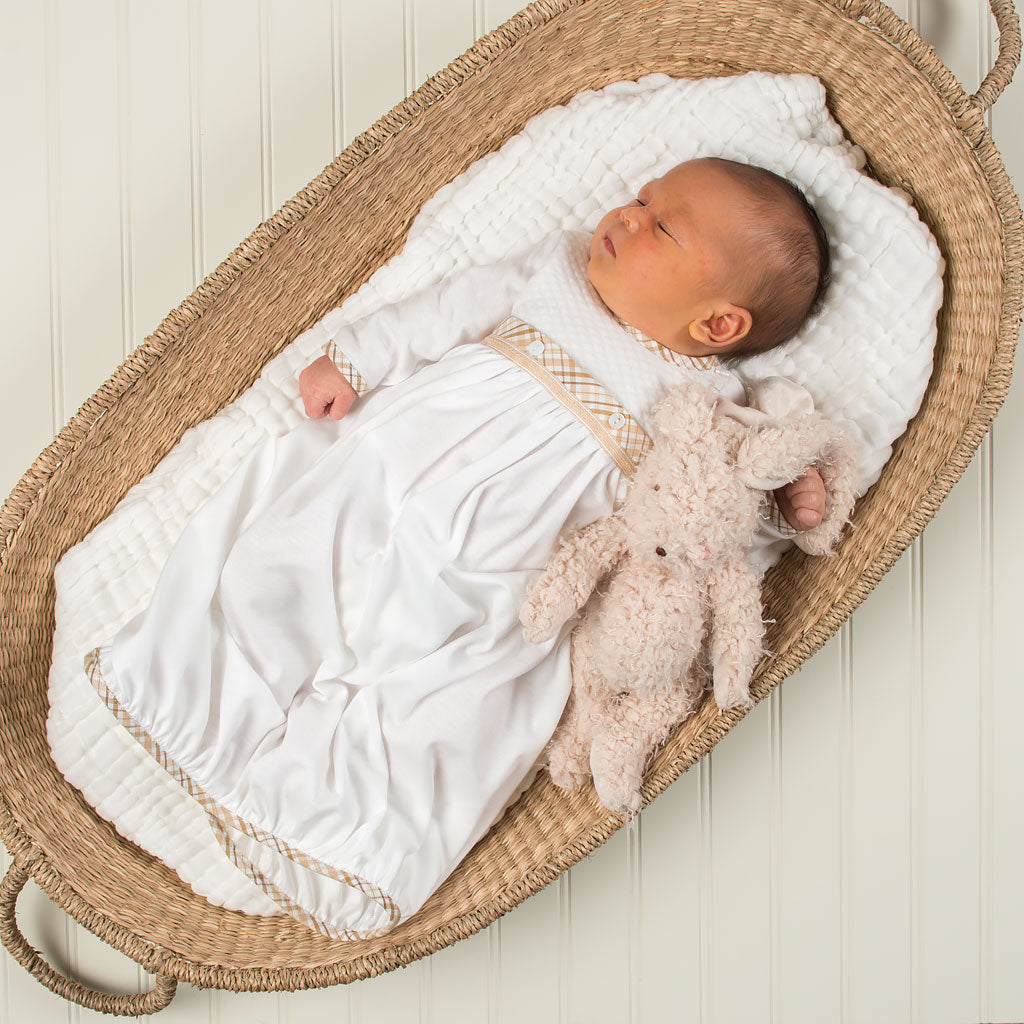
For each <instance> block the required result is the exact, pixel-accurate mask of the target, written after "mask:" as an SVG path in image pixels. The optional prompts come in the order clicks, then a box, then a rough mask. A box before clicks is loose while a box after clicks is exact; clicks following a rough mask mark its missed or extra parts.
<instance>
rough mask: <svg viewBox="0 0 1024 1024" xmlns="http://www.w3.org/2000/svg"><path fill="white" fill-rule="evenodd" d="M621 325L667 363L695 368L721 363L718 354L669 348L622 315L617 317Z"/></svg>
mask: <svg viewBox="0 0 1024 1024" xmlns="http://www.w3.org/2000/svg"><path fill="white" fill-rule="evenodd" d="M615 319H616V320H617V321H618V322H619V326H620V327H621V328H622V329H623V330H624V331H625V332H626V333H627V334H628V335H629V336H630V337H631V338H632V339H633V340H634V341H638V342H640V344H641V345H643V347H644V348H645V349H647V351H648V352H653V353H654V354H655V355H656V356H661V358H662V359H664V360H665V362H667V363H674V364H675V365H676V366H686V367H690V368H691V369H694V370H712V369H714V368H715V367H716V366H718V365H719V360H718V356H688V355H684V354H683V353H682V352H676V351H675V350H674V349H671V348H667V347H666V346H665V345H662V343H661V342H660V341H655V340H654V339H653V338H652V337H650V335H647V334H644V332H643V331H641V330H640V328H639V327H634V326H633V325H632V324H631V323H628V322H627V321H625V320H623V319H622V317H620V316H617V317H616V318H615Z"/></svg>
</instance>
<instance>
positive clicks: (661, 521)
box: [520, 378, 856, 814]
mask: <svg viewBox="0 0 1024 1024" xmlns="http://www.w3.org/2000/svg"><path fill="white" fill-rule="evenodd" d="M766 410H771V411H766ZM779 410H783V412H782V414H781V415H779ZM651 436H652V439H653V441H654V447H653V448H652V449H651V451H650V452H649V453H648V454H647V456H646V457H645V459H644V460H643V462H642V463H641V465H640V466H639V468H638V469H637V471H636V475H635V476H634V478H633V481H632V484H631V487H630V491H629V495H628V497H627V499H626V501H625V503H624V504H623V506H622V508H621V509H620V510H619V511H618V512H615V513H613V514H611V515H608V516H605V517H604V518H602V519H599V520H597V521H596V522H594V523H591V524H590V525H588V526H585V527H583V528H582V529H580V530H578V531H576V532H575V533H574V534H572V535H571V536H569V537H568V538H567V539H565V540H564V541H563V543H562V545H561V547H560V549H559V550H558V552H557V553H556V554H555V556H554V557H553V558H552V560H551V562H550V564H549V565H548V567H547V569H546V570H545V572H544V574H543V575H542V576H541V578H540V579H539V580H538V581H537V582H536V583H535V584H534V585H533V586H532V587H531V588H530V591H529V593H528V595H527V599H526V601H525V603H524V605H523V608H522V611H521V614H520V618H521V620H522V623H523V627H524V628H523V633H524V635H525V637H526V639H527V640H530V641H531V642H534V643H539V642H542V641H544V640H546V639H549V638H550V637H552V636H554V635H555V633H557V632H558V630H559V629H560V628H561V627H562V625H563V624H564V623H565V622H566V621H567V620H568V619H569V618H570V617H571V616H573V615H575V614H576V613H578V612H579V611H580V609H581V608H583V606H584V604H586V605H587V609H586V614H585V615H584V617H583V619H582V621H581V622H580V623H579V625H578V626H577V627H576V629H575V631H574V633H573V636H572V640H571V643H572V648H571V662H572V692H571V695H570V698H569V702H568V704H567V705H566V710H565V712H564V714H563V716H562V720H561V722H560V723H559V725H558V728H557V730H556V731H555V734H554V736H553V737H552V739H551V741H550V743H549V746H548V756H549V763H548V770H549V772H550V774H551V778H552V780H553V781H554V782H555V784H556V785H557V786H559V787H561V788H562V789H567V790H576V789H580V788H582V787H583V786H584V785H585V784H586V781H587V779H588V778H589V777H590V776H591V775H592V776H593V779H594V785H595V787H596V789H597V794H598V796H599V797H600V799H601V801H602V802H603V803H604V805H605V806H606V807H607V808H608V809H609V810H611V811H614V812H615V813H618V814H632V813H635V812H636V811H638V810H639V809H640V806H641V803H642V801H641V793H640V790H641V785H642V779H643V771H644V768H645V765H646V763H647V761H648V759H649V757H650V755H651V754H652V753H653V752H654V750H655V749H656V748H657V747H658V746H659V745H661V744H662V743H664V741H665V740H666V739H667V738H668V736H669V734H670V733H671V731H672V730H673V728H674V727H675V726H676V725H677V724H678V723H680V722H681V721H682V720H683V719H685V718H686V717H688V716H689V715H690V714H691V713H692V712H693V711H695V710H696V708H697V705H698V703H699V702H700V700H701V697H702V695H703V691H704V689H705V680H706V674H707V668H706V666H707V662H710V669H711V675H712V679H713V688H714V695H715V700H716V701H717V703H718V706H719V707H720V708H732V707H736V706H738V705H743V704H747V703H749V702H750V696H749V687H750V679H751V677H752V675H753V672H754V669H755V668H756V666H757V663H758V661H759V660H760V658H761V655H762V653H763V650H762V646H761V642H762V639H763V637H764V623H763V622H762V619H761V594H760V580H759V577H758V576H757V574H756V573H755V571H754V570H753V568H752V567H751V566H750V564H749V562H748V558H747V551H748V549H749V547H750V543H751V539H752V537H753V534H754V530H755V529H756V526H757V520H758V516H759V513H760V512H761V510H762V508H763V506H764V505H765V502H766V499H767V494H766V492H767V491H770V490H773V489H774V488H776V487H781V486H783V485H784V484H786V483H787V482H789V481H790V480H794V479H796V478H797V477H798V476H799V475H800V474H801V473H802V472H803V471H804V469H805V468H806V467H807V466H809V465H814V466H816V467H817V469H818V471H819V472H820V473H821V476H822V479H823V480H824V483H825V487H826V492H827V495H828V497H827V503H826V508H825V514H824V517H823V519H822V521H821V523H820V525H818V526H817V527H815V528H814V529H810V530H805V531H803V532H802V533H799V534H797V535H796V537H795V538H794V539H795V541H796V543H797V544H798V545H799V546H800V547H801V548H802V549H803V550H804V551H807V552H809V553H811V554H830V553H831V552H832V551H833V549H834V548H835V545H836V544H837V543H838V540H839V535H840V532H841V530H842V528H843V525H844V524H845V523H846V522H847V520H848V519H849V516H850V513H851V512H852V509H853V502H854V497H855V494H854V473H855V465H856V464H855V458H854V446H853V443H852V441H851V440H850V438H849V436H848V435H847V434H846V432H845V431H844V430H842V429H841V428H840V427H838V426H837V425H836V424H834V423H832V422H831V421H829V420H827V419H826V418H825V417H823V416H821V415H819V414H818V413H816V412H815V411H814V407H813V403H812V402H811V399H810V396H809V395H807V393H806V392H805V391H804V390H803V388H800V387H799V386H798V385H795V384H792V383H791V382H790V381H787V380H784V379H782V378H771V379H769V380H768V381H765V382H762V383H761V384H760V385H759V386H758V388H757V390H756V391H755V394H754V395H753V402H752V405H751V406H750V407H741V406H737V405H735V404H733V403H731V402H728V401H725V400H723V399H718V400H717V401H716V399H715V398H714V397H713V396H712V395H711V394H710V393H709V392H708V391H707V389H706V388H704V387H703V386H702V385H699V384H696V383H687V384H683V385H682V386H680V387H678V388H675V389H674V390H673V391H672V392H670V393H669V395H668V396H666V398H664V399H663V400H662V401H661V402H659V403H658V405H657V406H656V407H655V409H654V410H653V411H652V414H651ZM613 570H614V573H613V575H611V577H610V579H609V580H608V581H607V585H606V586H605V587H604V588H602V590H600V591H598V592H597V593H596V594H595V595H594V597H593V598H591V595H592V594H594V590H595V587H597V585H598V583H599V582H601V581H602V580H603V579H604V578H605V577H606V576H608V574H609V573H612V572H613ZM588 601H589V603H588ZM702 651H703V652H704V653H703V656H702Z"/></svg>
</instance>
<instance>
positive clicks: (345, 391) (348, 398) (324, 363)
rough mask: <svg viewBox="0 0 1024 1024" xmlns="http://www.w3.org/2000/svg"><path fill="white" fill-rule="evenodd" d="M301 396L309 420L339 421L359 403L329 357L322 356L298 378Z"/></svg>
mask: <svg viewBox="0 0 1024 1024" xmlns="http://www.w3.org/2000/svg"><path fill="white" fill-rule="evenodd" d="M299 394H300V395H301V396H302V405H303V408H304V409H305V410H306V415H307V416H309V417H310V419H314V420H318V419H322V418H323V417H324V416H328V415H329V416H330V417H331V419H332V420H340V419H341V418H342V416H344V415H345V413H347V412H348V411H349V409H350V408H351V406H352V403H353V402H354V401H355V399H356V390H355V388H353V387H352V385H351V384H350V383H349V382H348V378H347V377H346V376H345V375H344V374H343V373H342V372H341V370H339V369H338V367H337V366H335V365H334V361H333V360H332V359H330V358H329V357H328V356H321V357H320V358H319V359H316V360H314V361H313V362H312V363H310V364H309V366H307V367H306V368H305V369H304V370H303V371H302V373H300V374H299Z"/></svg>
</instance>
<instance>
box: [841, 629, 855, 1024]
mask: <svg viewBox="0 0 1024 1024" xmlns="http://www.w3.org/2000/svg"><path fill="white" fill-rule="evenodd" d="M839 650H840V655H839V657H840V662H839V693H840V712H839V716H840V726H839V730H840V741H839V1013H840V1020H841V1021H842V1024H846V1022H847V1021H850V1020H853V1014H852V1012H851V1010H852V1008H851V1006H850V1001H851V997H850V951H851V950H852V948H853V943H852V938H853V918H852V914H851V906H850V888H851V884H850V875H851V872H852V860H853V841H852V835H851V832H852V822H853V780H852V778H851V776H852V774H853V619H847V621H846V622H844V623H843V625H842V626H841V627H840V630H839Z"/></svg>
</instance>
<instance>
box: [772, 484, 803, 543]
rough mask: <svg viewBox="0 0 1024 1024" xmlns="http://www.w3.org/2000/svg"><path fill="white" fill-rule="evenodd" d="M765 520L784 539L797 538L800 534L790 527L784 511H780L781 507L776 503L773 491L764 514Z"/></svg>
mask: <svg viewBox="0 0 1024 1024" xmlns="http://www.w3.org/2000/svg"><path fill="white" fill-rule="evenodd" d="M764 518H765V519H767V520H768V522H769V523H771V525H772V526H773V527H774V528H775V529H776V530H778V531H779V533H780V534H781V535H782V536H783V537H795V536H796V535H797V534H798V533H799V532H800V531H799V530H797V529H795V528H794V527H792V526H790V525H789V523H788V522H787V521H786V517H785V516H784V515H783V514H782V511H781V510H780V509H779V506H778V504H777V503H776V501H775V494H774V493H773V492H771V491H769V493H768V508H767V510H766V511H765V513H764Z"/></svg>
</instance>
